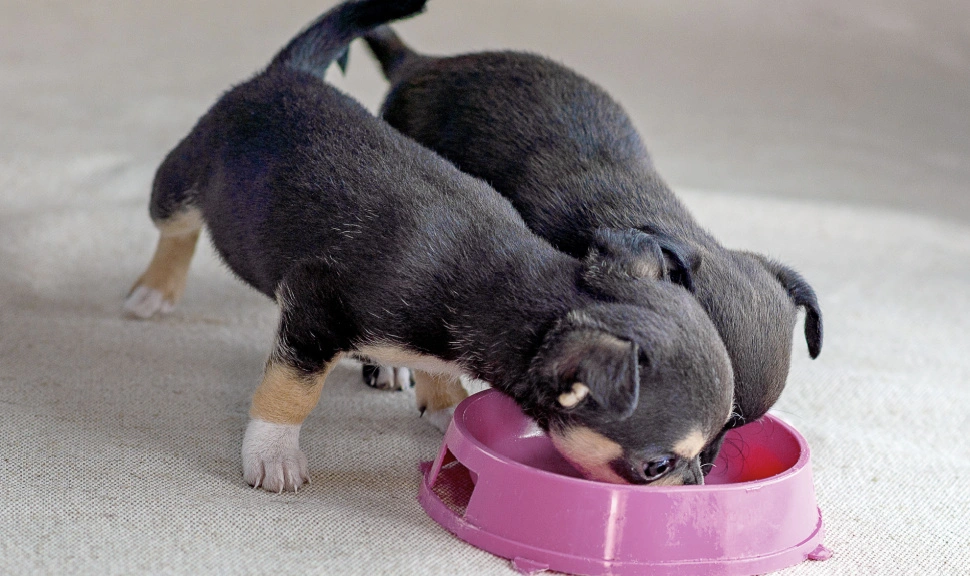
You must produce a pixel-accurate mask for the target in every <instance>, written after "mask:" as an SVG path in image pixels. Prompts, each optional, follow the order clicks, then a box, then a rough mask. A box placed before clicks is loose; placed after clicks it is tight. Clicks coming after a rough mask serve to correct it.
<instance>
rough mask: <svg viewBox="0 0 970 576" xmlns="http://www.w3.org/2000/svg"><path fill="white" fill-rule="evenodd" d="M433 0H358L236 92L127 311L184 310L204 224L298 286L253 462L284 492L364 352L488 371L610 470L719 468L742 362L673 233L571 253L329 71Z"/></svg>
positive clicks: (184, 152) (247, 463)
mask: <svg viewBox="0 0 970 576" xmlns="http://www.w3.org/2000/svg"><path fill="white" fill-rule="evenodd" d="M423 4H424V0H412V1H407V2H403V1H394V0H363V1H354V2H347V3H344V4H341V5H339V6H337V7H336V8H334V9H332V10H331V11H330V12H328V13H326V14H324V15H323V16H322V17H321V18H320V19H319V20H317V21H316V22H315V23H314V24H313V25H311V27H310V28H308V29H307V30H306V31H305V32H303V33H302V34H301V35H299V36H298V37H297V38H295V39H294V40H293V41H291V42H290V44H289V45H287V46H286V48H284V49H283V50H282V51H281V52H280V53H279V54H278V55H277V56H276V57H275V59H274V60H273V61H272V63H271V64H270V65H269V66H268V67H267V69H266V70H265V71H263V72H261V73H259V74H257V75H256V76H255V77H254V78H252V79H251V80H249V81H247V82H245V83H243V84H240V85H239V86H236V87H235V88H233V89H232V90H230V91H229V92H227V93H226V94H225V95H224V96H222V98H220V99H219V101H218V102H217V103H216V104H215V105H214V106H213V107H212V108H211V109H210V110H209V111H208V112H207V113H206V114H205V115H204V116H203V117H202V118H201V119H200V120H199V122H198V124H196V126H195V127H194V128H193V130H192V131H191V133H190V134H189V135H188V136H187V137H186V138H185V139H184V140H182V142H180V143H179V144H178V146H176V147H175V149H174V150H172V152H171V153H169V155H168V157H167V158H166V159H165V160H164V162H163V163H162V165H161V166H160V167H159V169H158V172H157V174H156V177H155V183H154V189H153V191H152V198H151V205H150V213H151V216H152V219H153V221H154V222H155V224H156V225H157V227H158V228H159V230H160V233H161V234H160V239H159V242H158V247H157V249H156V252H155V256H154V258H153V259H152V261H151V263H150V265H149V267H148V270H147V271H146V272H145V274H144V275H143V276H142V277H141V279H139V280H138V282H137V283H136V284H135V287H134V288H133V289H132V292H131V294H130V296H129V297H128V300H127V302H126V309H127V310H128V311H129V312H130V313H131V314H134V315H136V316H139V317H149V316H152V315H153V314H155V313H156V312H164V311H167V310H170V309H171V308H172V307H173V306H174V304H175V302H176V300H177V299H178V297H179V295H180V294H181V292H182V290H183V287H184V285H185V280H186V272H187V270H188V266H189V261H190V259H191V257H192V253H193V250H194V248H195V245H196V242H197V239H198V237H199V232H200V230H201V228H202V226H203V225H205V226H207V227H208V228H209V231H210V235H211V237H212V240H213V243H214V245H215V247H216V249H217V251H218V252H219V254H220V255H221V256H222V258H223V259H224V260H225V262H226V264H227V265H228V266H229V267H230V268H231V269H232V270H233V272H235V273H236V274H237V275H238V276H239V277H240V278H241V279H242V280H244V281H245V282H246V283H248V284H249V285H251V286H253V287H254V288H256V289H257V290H259V291H260V292H262V293H263V294H266V295H267V296H270V297H272V298H274V299H275V300H276V302H277V304H278V305H279V309H280V322H279V327H278V334H277V340H276V344H275V349H274V350H273V351H272V354H271V355H270V357H269V360H268V361H267V364H266V368H265V373H264V375H263V380H262V383H261V384H260V385H259V387H258V388H257V390H256V392H255V394H254V396H253V401H252V408H251V411H250V415H251V420H250V422H249V425H248V428H247V430H246V434H245V437H244V439H243V446H242V461H243V473H244V478H245V479H246V481H248V482H249V483H250V484H252V485H256V486H260V485H261V486H262V487H264V488H266V489H268V490H274V491H276V490H280V491H281V490H284V489H287V490H296V489H297V488H298V487H299V486H301V485H302V483H303V482H304V481H305V480H306V479H307V478H308V475H307V461H306V457H305V456H304V455H303V453H302V452H301V450H300V447H299V432H300V427H301V425H302V423H303V421H304V420H305V418H306V417H307V415H308V414H309V413H310V411H311V410H312V409H313V407H314V406H315V405H316V403H317V401H318V399H319V396H320V392H321V388H322V386H323V383H324V380H325V378H326V376H327V373H328V372H329V371H330V369H331V368H332V367H333V366H334V364H335V363H336V362H337V361H338V359H340V358H341V357H342V356H344V355H360V356H363V357H367V358H372V359H375V360H377V361H382V362H387V363H389V364H398V365H405V366H410V367H412V368H419V369H421V370H423V371H425V372H422V374H424V376H423V377H422V378H421V379H419V382H418V385H419V386H423V387H430V388H435V387H436V386H444V387H445V388H447V387H449V386H455V385H456V380H454V378H453V377H454V376H455V375H461V374H464V375H469V376H472V377H475V378H479V379H482V380H485V381H487V382H489V383H491V384H492V385H493V386H494V387H496V388H498V389H499V390H501V391H503V392H505V393H506V394H508V395H510V396H511V397H512V398H514V399H515V401H516V402H517V403H518V404H519V405H520V406H521V407H522V408H523V410H525V412H526V413H528V414H529V415H530V416H532V417H533V418H535V419H536V420H537V421H538V422H540V423H541V424H542V425H543V426H544V427H546V428H547V429H548V430H549V432H550V433H551V435H552V437H553V438H554V439H555V442H556V445H557V446H558V447H559V449H560V450H561V451H562V452H563V454H564V455H565V456H566V457H567V458H569V459H570V460H572V461H573V462H574V463H576V465H577V466H579V467H580V468H581V469H582V470H583V471H585V473H586V474H587V475H589V476H590V477H593V478H599V479H604V480H611V481H616V482H640V483H644V482H651V481H659V482H663V483H675V484H676V483H683V482H688V483H696V482H700V481H701V480H702V478H701V475H700V473H699V471H700V468H699V464H698V460H699V458H698V454H699V452H700V450H701V449H702V447H703V446H704V445H705V444H706V443H707V442H708V441H709V440H710V439H711V438H713V437H714V436H715V435H716V434H717V433H718V431H719V429H720V428H721V427H722V426H723V425H724V422H725V421H726V419H727V418H728V415H729V413H730V409H731V398H732V389H733V375H732V372H731V366H730V361H729V359H728V357H727V352H726V350H725V349H724V346H723V344H722V343H721V341H720V338H719V337H718V335H717V331H716V330H715V328H714V326H713V324H712V323H711V322H710V320H709V318H708V317H707V316H706V315H705V314H704V311H703V309H702V308H701V307H700V306H698V305H697V304H696V302H695V301H694V299H693V298H691V297H690V295H689V294H688V292H687V291H686V290H684V289H683V288H681V287H680V286H678V285H676V284H673V283H670V282H665V281H660V280H659V279H660V278H661V277H662V276H663V274H664V266H665V265H664V262H663V260H662V258H659V257H657V254H659V248H658V246H657V245H656V243H654V242H652V241H644V239H643V238H641V237H640V235H639V234H638V233H635V232H631V231H609V230H603V231H600V232H599V233H598V234H597V236H596V238H597V239H596V241H595V242H593V243H592V247H591V250H590V251H589V253H588V254H586V255H584V256H585V259H584V260H582V261H580V260H578V259H575V258H572V257H570V256H568V255H566V254H564V253H562V252H560V251H557V250H555V249H554V248H553V247H552V246H550V245H549V244H548V243H546V242H545V241H544V240H542V239H540V238H539V237H537V236H536V235H534V234H533V233H532V232H530V231H529V230H528V228H527V227H526V225H525V223H524V222H523V221H522V219H521V217H520V216H519V214H518V213H517V212H516V211H515V210H514V208H512V206H511V204H509V203H508V201H507V200H505V199H504V198H502V197H501V196H500V195H499V194H498V193H496V192H495V191H494V190H492V189H491V188H490V187H489V186H488V185H486V184H485V183H484V182H483V181H481V180H478V179H475V178H473V177H471V176H468V175H466V174H464V173H462V172H460V171H458V170H457V169H456V168H455V167H454V166H453V165H452V164H450V163H449V162H447V161H446V160H444V159H442V158H441V157H440V156H438V155H436V154H434V153H433V152H431V151H429V150H427V149H426V148H423V147H421V146H419V145H418V144H417V143H415V142H414V141H413V140H411V139H409V138H406V137H404V136H402V135H401V134H399V133H398V132H397V131H395V130H394V129H392V128H390V127H389V126H387V125H386V124H385V123H383V122H382V121H380V120H378V119H376V118H374V117H373V116H372V115H370V114H368V113H367V111H366V110H365V109H364V108H363V107H362V106H360V105H359V104H357V103H356V102H355V101H354V100H352V99H351V98H349V97H347V96H345V95H343V94H341V93H340V92H338V91H337V90H335V89H334V88H332V87H331V86H329V85H327V84H326V83H325V82H324V80H323V78H324V73H325V71H326V69H327V67H328V65H329V64H330V63H331V62H332V61H333V60H334V59H335V58H337V57H339V55H340V54H341V53H343V51H344V50H345V48H346V45H347V43H348V42H349V41H351V40H352V39H353V37H354V36H356V35H359V34H361V33H363V32H365V31H367V30H368V29H369V28H371V27H373V26H376V25H378V24H381V23H382V22H386V21H388V20H391V19H394V18H400V17H404V16H407V15H409V14H411V13H414V12H416V11H418V10H420V9H421V8H422V6H423ZM427 373H431V374H435V375H436V376H431V375H428V374H427ZM441 375H443V376H441ZM434 393H435V394H438V395H439V396H440V395H445V396H447V395H448V392H447V390H445V391H444V392H442V391H441V390H437V391H435V392H434Z"/></svg>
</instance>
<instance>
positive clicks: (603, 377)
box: [550, 329, 640, 420]
mask: <svg viewBox="0 0 970 576" xmlns="http://www.w3.org/2000/svg"><path fill="white" fill-rule="evenodd" d="M555 350H556V351H555V352H554V355H553V357H552V358H551V359H550V360H551V361H552V363H553V364H552V365H553V369H554V370H555V373H556V374H555V375H556V379H557V381H558V382H559V383H560V389H561V393H560V394H559V397H558V402H559V403H560V404H561V405H562V406H563V407H565V408H572V407H573V406H575V405H577V404H578V403H579V402H581V401H582V400H583V399H584V398H585V397H586V396H587V395H588V396H589V397H591V398H592V399H593V400H594V401H595V402H596V403H597V404H598V405H599V406H600V407H602V408H603V409H604V410H606V411H607V412H608V413H610V414H611V415H612V416H613V417H614V418H616V419H618V420H622V419H624V418H628V417H629V416H630V415H631V414H633V411H634V409H636V407H637V401H638V400H639V396H640V368H639V365H638V363H637V360H638V356H639V350H638V347H637V345H636V344H634V343H633V342H630V341H629V340H624V339H622V338H617V337H616V336H613V335H612V334H608V333H606V332H602V331H599V330H589V329H574V330H570V331H568V332H566V333H564V334H562V335H561V336H560V341H559V342H558V343H557V345H556V349H555Z"/></svg>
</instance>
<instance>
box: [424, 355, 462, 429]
mask: <svg viewBox="0 0 970 576" xmlns="http://www.w3.org/2000/svg"><path fill="white" fill-rule="evenodd" d="M414 397H415V400H417V403H418V411H419V412H421V416H422V417H424V418H426V419H427V420H428V421H429V422H430V423H431V425H432V426H434V427H435V428H437V429H438V430H440V431H441V432H442V433H444V432H445V431H446V430H447V429H448V424H450V423H451V417H452V415H453V414H454V413H455V406H457V405H458V403H459V402H461V401H462V400H464V399H465V398H467V397H468V391H467V390H465V387H464V386H462V384H461V379H459V378H458V376H454V375H452V374H429V373H427V372H424V371H421V370H415V371H414Z"/></svg>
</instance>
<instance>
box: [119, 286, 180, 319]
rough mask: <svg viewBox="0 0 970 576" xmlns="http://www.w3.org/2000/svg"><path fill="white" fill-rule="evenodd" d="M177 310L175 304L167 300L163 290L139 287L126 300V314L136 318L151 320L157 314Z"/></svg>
mask: <svg viewBox="0 0 970 576" xmlns="http://www.w3.org/2000/svg"><path fill="white" fill-rule="evenodd" d="M174 309H175V303H174V302H172V301H170V300H166V299H165V295H164V294H162V292H161V290H156V289H154V288H149V287H148V286H139V287H137V288H135V289H134V290H132V291H131V294H129V295H128V298H127V299H125V312H126V313H128V314H129V315H131V316H134V317H136V318H151V317H152V316H154V315H155V313H156V312H160V313H162V314H168V313H169V312H171V311H172V310H174Z"/></svg>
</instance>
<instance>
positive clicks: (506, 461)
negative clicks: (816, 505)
mask: <svg viewBox="0 0 970 576" xmlns="http://www.w3.org/2000/svg"><path fill="white" fill-rule="evenodd" d="M496 394H497V395H499V396H500V397H503V398H505V399H507V400H509V401H512V402H514V401H513V400H512V398H511V397H509V396H508V395H507V394H505V393H504V392H502V391H500V390H496V389H494V388H489V389H486V390H483V391H481V392H478V393H476V394H473V395H471V396H469V397H468V398H466V399H464V400H462V401H461V403H459V404H458V406H457V407H456V408H455V413H454V417H453V418H452V423H451V425H452V426H453V427H454V428H455V433H457V434H459V435H460V436H461V439H462V441H464V442H468V443H470V444H472V445H473V446H474V447H475V448H476V449H477V450H478V451H480V452H482V453H483V454H485V455H487V456H488V457H489V458H492V459H494V460H495V461H497V462H499V463H501V464H502V465H504V466H508V467H510V468H511V469H513V470H517V471H521V472H524V473H530V474H535V475H538V476H540V477H542V478H544V479H548V480H553V481H556V482H573V483H576V485H577V487H586V488H588V489H596V490H607V491H615V490H623V491H627V492H641V493H644V494H651V493H652V494H672V493H705V492H719V493H724V492H734V491H746V492H747V491H751V490H758V489H760V488H762V487H765V486H771V485H774V484H778V483H781V482H784V481H785V480H787V479H788V478H790V477H792V476H795V475H797V474H799V473H801V472H802V471H803V470H804V469H805V468H806V467H807V466H808V465H809V461H810V457H811V452H810V449H809V447H808V441H807V440H806V439H805V437H804V436H802V435H801V433H799V432H798V430H797V429H796V428H795V427H794V426H792V425H791V424H789V423H787V422H785V421H784V420H782V419H781V418H779V417H777V416H774V415H772V414H765V415H764V416H762V417H761V418H759V419H757V420H755V421H754V422H749V423H748V424H745V425H744V426H751V425H754V424H758V423H759V422H762V421H763V420H766V419H767V420H768V421H770V422H771V423H772V425H774V426H780V427H781V428H782V429H783V430H785V431H787V432H788V433H789V434H790V435H791V436H792V437H793V438H794V439H795V441H796V442H797V443H798V448H799V455H798V460H796V461H795V464H793V465H792V466H790V467H789V468H787V469H786V470H784V471H783V472H779V473H778V474H774V475H772V476H769V477H767V478H760V479H757V480H746V481H744V482H731V483H728V484H702V485H689V486H683V485H681V486H651V485H649V484H646V485H638V484H612V483H609V482H599V481H596V480H588V479H586V478H576V477H574V476H566V475H564V474H557V473H555V472H550V471H548V470H543V469H541V468H536V467H533V466H529V465H527V464H523V463H521V462H518V461H516V460H513V459H512V458H509V457H508V456H506V455H505V454H502V453H500V452H496V451H495V450H492V449H491V448H489V447H488V446H486V445H485V444H484V443H482V442H481V441H480V440H478V438H476V437H475V436H474V435H473V434H471V432H470V431H469V430H468V427H467V426H466V425H465V422H464V416H465V412H467V411H468V410H469V409H470V408H471V406H473V405H474V404H477V403H478V402H481V401H489V398H491V397H493V396H495V395H496ZM516 407H518V406H517V405H516ZM523 416H524V417H525V418H528V416H525V415H523ZM455 459H456V460H458V462H459V463H460V462H461V459H460V458H458V457H457V455H455Z"/></svg>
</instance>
